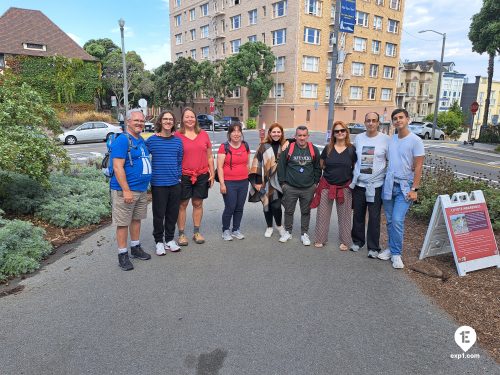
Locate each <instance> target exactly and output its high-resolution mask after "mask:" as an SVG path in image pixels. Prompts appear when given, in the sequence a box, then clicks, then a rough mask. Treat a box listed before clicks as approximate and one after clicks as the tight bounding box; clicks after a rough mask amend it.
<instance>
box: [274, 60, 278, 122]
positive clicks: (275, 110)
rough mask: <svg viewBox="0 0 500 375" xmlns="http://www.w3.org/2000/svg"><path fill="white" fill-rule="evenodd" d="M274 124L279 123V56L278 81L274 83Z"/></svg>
mask: <svg viewBox="0 0 500 375" xmlns="http://www.w3.org/2000/svg"><path fill="white" fill-rule="evenodd" d="M274 122H278V56H276V79H275V81H274Z"/></svg>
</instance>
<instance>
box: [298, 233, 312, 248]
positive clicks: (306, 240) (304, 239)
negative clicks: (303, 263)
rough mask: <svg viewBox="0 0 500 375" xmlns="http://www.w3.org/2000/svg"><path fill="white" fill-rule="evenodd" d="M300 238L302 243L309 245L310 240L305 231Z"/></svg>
mask: <svg viewBox="0 0 500 375" xmlns="http://www.w3.org/2000/svg"><path fill="white" fill-rule="evenodd" d="M300 240H301V241H302V245H304V246H309V245H311V240H310V239H309V235H308V234H307V233H304V234H303V235H302V236H300Z"/></svg>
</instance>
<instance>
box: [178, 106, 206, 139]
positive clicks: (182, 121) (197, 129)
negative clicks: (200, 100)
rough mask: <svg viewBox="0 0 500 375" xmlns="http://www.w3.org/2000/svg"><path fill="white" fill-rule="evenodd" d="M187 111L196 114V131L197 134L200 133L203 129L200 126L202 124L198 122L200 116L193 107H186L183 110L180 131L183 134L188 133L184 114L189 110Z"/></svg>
mask: <svg viewBox="0 0 500 375" xmlns="http://www.w3.org/2000/svg"><path fill="white" fill-rule="evenodd" d="M187 111H190V112H192V113H193V115H194V120H195V123H194V132H195V133H196V134H199V133H200V131H201V128H200V124H198V118H197V117H196V112H195V111H194V109H193V108H191V107H186V108H184V110H183V111H182V115H181V126H180V128H179V133H181V134H185V133H186V127H185V126H184V114H185V113H186V112H187Z"/></svg>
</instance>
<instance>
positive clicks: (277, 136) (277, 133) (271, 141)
mask: <svg viewBox="0 0 500 375" xmlns="http://www.w3.org/2000/svg"><path fill="white" fill-rule="evenodd" d="M287 146H288V141H287V140H286V139H285V132H284V130H283V127H282V126H281V125H280V124H278V123H274V124H272V125H271V126H270V127H269V129H268V131H267V136H266V138H265V139H264V142H263V143H262V144H261V145H260V146H259V149H258V150H257V152H256V153H255V156H254V158H253V161H252V165H251V167H250V174H249V175H248V179H249V180H250V197H254V196H255V195H256V194H257V195H258V197H259V198H260V201H261V202H262V206H263V207H264V217H265V219H266V224H267V228H266V231H265V232H264V237H266V238H270V237H271V236H272V234H273V231H274V229H273V218H274V222H275V224H276V229H278V232H279V235H280V236H282V235H283V234H284V233H285V229H284V228H283V225H282V217H283V212H282V210H281V198H282V197H283V192H282V191H281V186H280V184H279V181H278V174H277V166H278V160H279V155H280V154H281V152H282V151H283V150H284V149H285V148H286V147H287Z"/></svg>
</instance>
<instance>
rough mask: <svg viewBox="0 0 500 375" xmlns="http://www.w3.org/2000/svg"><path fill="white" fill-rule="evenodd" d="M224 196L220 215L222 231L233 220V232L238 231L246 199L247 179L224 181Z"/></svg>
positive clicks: (227, 227)
mask: <svg viewBox="0 0 500 375" xmlns="http://www.w3.org/2000/svg"><path fill="white" fill-rule="evenodd" d="M225 184H226V189H227V191H226V194H223V195H222V197H223V198H224V212H223V213H222V231H225V230H227V229H229V227H230V225H231V218H233V232H234V231H236V230H239V229H240V224H241V218H242V217H243V207H244V206H245V201H246V199H247V193H248V179H245V180H236V181H227V180H226V181H225Z"/></svg>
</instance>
